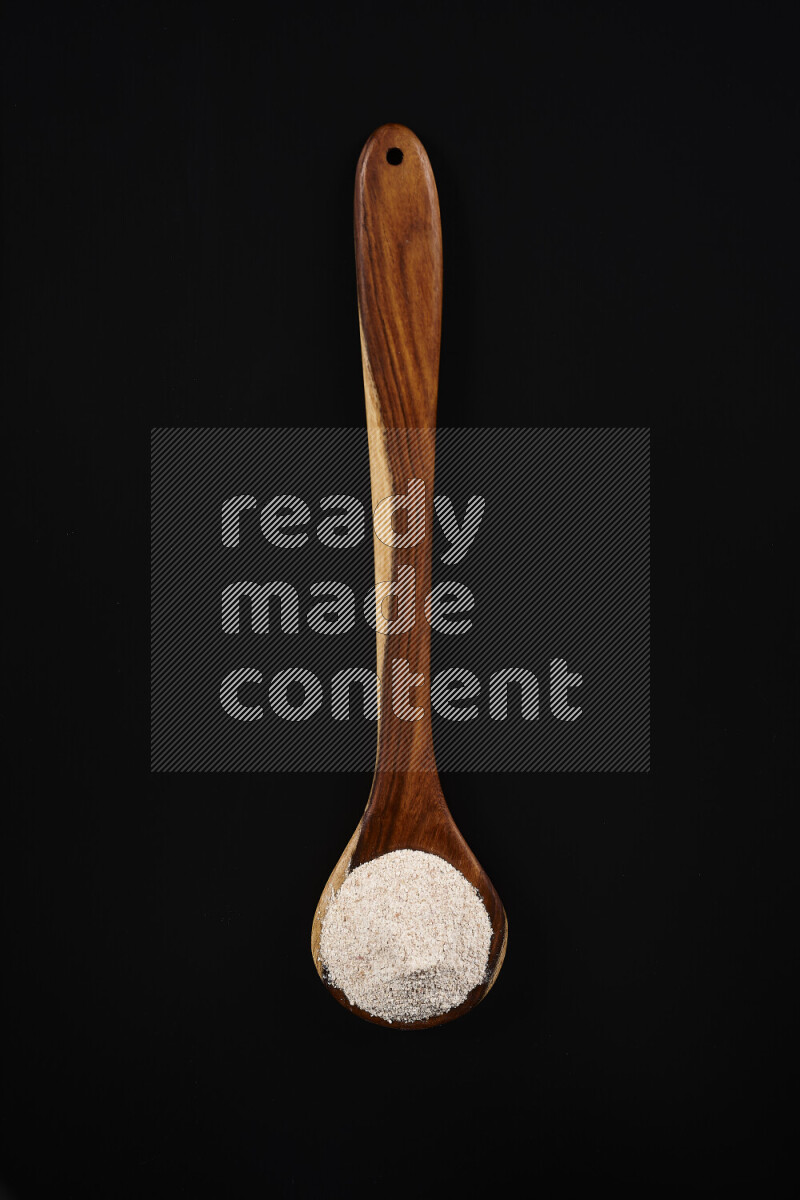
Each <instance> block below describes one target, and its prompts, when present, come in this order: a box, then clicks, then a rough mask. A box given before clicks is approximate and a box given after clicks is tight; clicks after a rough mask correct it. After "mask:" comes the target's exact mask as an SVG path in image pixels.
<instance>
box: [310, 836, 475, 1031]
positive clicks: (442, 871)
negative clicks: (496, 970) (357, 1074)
mask: <svg viewBox="0 0 800 1200" xmlns="http://www.w3.org/2000/svg"><path fill="white" fill-rule="evenodd" d="M491 940H492V926H491V922H490V921H489V914H488V913H487V911H486V907H485V905H484V903H483V900H482V899H481V897H480V894H479V893H478V891H477V890H476V889H475V888H474V887H473V886H472V884H471V883H470V882H469V881H468V880H467V879H465V878H464V876H463V875H462V874H461V872H460V871H457V870H456V869H455V867H452V866H451V865H450V863H448V862H445V860H444V859H443V858H439V857H438V856H437V855H435V854H426V853H423V852H422V851H420V850H395V851H393V852H392V853H391V854H384V855H382V856H381V857H380V858H375V859H373V860H372V861H371V862H368V863H364V865H363V866H361V867H356V869H355V871H352V872H351V873H350V874H349V875H348V876H347V877H346V879H345V881H344V883H343V884H342V886H341V887H340V888H339V891H338V892H336V893H335V895H334V897H333V899H332V900H331V903H330V906H329V907H328V911H327V913H326V914H325V919H324V921H323V923H322V936H321V938H320V947H319V949H320V958H321V960H322V963H323V966H324V967H325V970H326V972H327V977H328V979H329V980H330V982H331V983H333V984H334V986H336V987H338V988H341V990H342V991H343V992H344V994H345V995H346V996H347V999H348V1000H349V1001H350V1003H351V1004H355V1005H357V1006H358V1007H359V1008H361V1009H363V1010H364V1011H365V1012H368V1013H371V1014H372V1016H374V1017H381V1018H382V1019H383V1020H384V1021H391V1022H394V1021H402V1022H403V1023H410V1022H412V1021H424V1020H426V1019H427V1018H428V1017H433V1016H437V1015H438V1014H439V1013H445V1012H449V1011H450V1009H451V1008H456V1007H457V1006H458V1005H459V1004H461V1003H462V1002H463V1001H464V1000H465V999H466V998H467V996H468V994H469V993H470V992H471V991H472V989H473V988H474V987H475V986H476V985H477V984H479V983H481V982H482V981H483V979H484V978H485V975H486V966H487V963H488V959H489V945H490V943H491Z"/></svg>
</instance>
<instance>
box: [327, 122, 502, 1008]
mask: <svg viewBox="0 0 800 1200" xmlns="http://www.w3.org/2000/svg"><path fill="white" fill-rule="evenodd" d="M355 249H356V272H357V279H358V309H359V318H360V325H361V353H362V362H363V367H364V391H365V395H366V406H367V432H368V437H369V459H370V477H371V485H372V504H373V508H375V507H377V506H378V504H379V503H380V502H381V501H382V500H384V499H385V498H386V497H391V496H405V495H406V494H407V493H408V492H409V481H411V480H421V481H423V483H424V486H425V491H424V506H422V507H423V508H424V536H423V537H422V538H421V539H419V540H415V539H416V536H417V535H418V533H419V530H420V527H419V525H417V526H416V527H415V529H411V528H410V527H409V525H407V526H406V528H405V530H403V529H402V528H401V520H400V518H399V517H396V518H394V522H395V523H394V525H393V528H394V530H395V533H396V534H398V535H400V537H399V540H400V541H401V542H407V543H413V544H405V545H403V544H400V545H398V544H393V545H389V544H387V543H386V541H384V540H381V539H379V538H378V536H377V534H376V536H375V539H374V547H375V579H376V584H377V583H380V582H381V581H387V580H395V579H397V578H398V572H399V571H400V570H401V568H403V567H413V569H414V573H415V575H414V579H415V592H416V596H415V600H416V610H415V620H414V623H413V625H412V626H411V627H410V628H405V629H403V630H402V632H398V631H397V629H396V628H395V629H394V631H392V632H387V633H383V632H381V631H380V630H381V625H382V624H385V623H386V622H387V621H391V620H392V618H391V616H390V613H389V612H387V611H386V603H387V602H386V600H385V599H383V600H381V598H380V595H379V598H378V601H377V603H376V609H378V610H379V611H378V612H377V615H376V623H377V625H378V633H377V650H378V667H377V673H378V679H379V684H380V688H379V703H378V749H377V758H376V763H375V774H374V777H373V781H372V789H371V791H370V796H369V801H368V803H367V807H366V809H365V811H364V815H363V817H362V818H361V821H360V822H359V825H358V828H357V829H356V831H355V833H354V834H353V836H352V838H351V839H350V841H349V842H348V844H347V846H346V847H345V850H344V853H343V854H342V856H341V858H340V859H339V861H338V863H337V864H336V866H335V867H334V869H333V873H332V874H331V876H330V879H329V880H328V882H327V884H326V885H325V888H324V890H323V893H322V896H321V897H320V901H319V904H318V905H317V910H316V913H315V914H314V921H313V926H312V933H311V951H312V954H313V956H314V962H315V965H316V967H317V971H318V972H319V975H320V978H321V979H322V980H323V982H324V983H325V984H326V986H327V987H328V988H329V990H330V991H331V992H332V993H333V995H334V996H335V997H336V999H337V1000H339V1002H340V1003H341V1004H343V1005H344V1006H345V1007H346V1008H349V1009H350V1010H351V1011H352V1012H355V1013H356V1014H357V1015H358V1016H360V1017H363V1018H364V1019H365V1020H367V1021H372V1022H374V1023H375V1024H378V1025H389V1024H390V1023H389V1022H387V1021H384V1020H382V1019H381V1018H379V1017H375V1016H372V1015H371V1014H369V1013H367V1012H364V1011H363V1010H362V1009H360V1008H358V1007H356V1006H355V1005H352V1004H351V1003H350V1002H349V1000H348V999H347V997H346V996H345V995H344V993H343V992H342V991H341V990H340V989H338V988H336V987H334V986H333V985H332V984H331V983H330V982H329V981H328V980H326V978H325V974H324V969H323V964H322V962H321V961H320V954H319V944H320V936H321V932H322V922H323V920H324V918H325V914H326V912H327V910H328V906H329V904H330V902H331V899H332V897H333V894H334V892H336V891H338V889H339V888H340V887H341V885H342V883H343V882H344V879H345V877H346V875H347V874H348V872H349V871H351V870H354V869H355V868H356V867H359V866H361V865H362V864H364V863H366V862H369V861H370V860H371V859H374V858H378V857H379V856H380V855H383V854H388V853H390V852H391V851H393V850H423V851H427V852H429V853H431V854H436V855H438V856H439V857H440V858H443V859H445V860H446V861H447V862H449V863H450V864H451V865H452V866H454V867H455V868H456V869H457V870H458V871H460V872H461V873H462V875H464V876H465V877H466V878H467V879H468V880H469V882H470V883H471V884H473V885H474V886H475V887H476V888H477V890H478V892H479V893H480V895H481V898H482V899H483V902H484V904H485V906H486V909H487V912H488V914H489V919H490V921H491V926H492V939H491V943H490V948H489V960H488V964H487V970H486V975H485V977H484V980H483V982H482V983H480V984H479V985H478V986H477V987H475V988H473V990H472V991H471V992H470V993H469V995H468V996H467V998H466V1000H464V1001H463V1003H462V1004H460V1005H459V1006H458V1007H457V1008H453V1009H451V1010H450V1011H449V1012H445V1013H442V1014H441V1015H439V1016H435V1017H431V1018H429V1019H428V1020H424V1021H415V1022H413V1023H403V1022H397V1021H395V1022H392V1023H391V1024H390V1027H391V1028H392V1029H397V1028H405V1029H424V1028H427V1027H429V1026H432V1025H439V1024H441V1023H443V1022H445V1021H451V1020H453V1018H454V1017H458V1016H460V1015H461V1014H462V1013H465V1012H468V1011H469V1010H470V1009H471V1008H474V1006H475V1005H476V1004H477V1003H478V1002H479V1001H480V1000H482V999H483V997H484V996H485V995H486V993H487V992H488V991H489V989H490V987H491V986H492V984H493V983H494V981H495V979H496V978H497V974H498V972H499V970H500V967H501V966H502V962H503V958H504V955H505V949H506V941H507V937H508V926H507V921H506V914H505V911H504V909H503V905H502V903H501V902H500V897H499V896H498V894H497V892H496V891H495V889H494V887H493V886H492V883H491V880H490V879H489V877H488V875H487V874H486V872H485V871H484V870H483V869H482V867H481V865H480V863H479V862H478V860H477V859H476V858H475V855H474V854H473V853H472V851H471V850H470V848H469V846H468V845H467V843H466V842H465V841H464V838H463V837H462V835H461V833H460V832H459V830H458V827H457V826H456V823H455V821H454V820H453V818H452V816H451V815H450V811H449V809H448V807H447V804H446V802H445V798H444V795H443V793H442V788H441V784H440V782H439V776H438V773H437V770H436V760H435V757H434V751H433V735H432V730H431V704H430V651H431V647H430V625H429V622H428V620H427V619H426V615H425V608H424V602H425V598H426V597H427V596H428V594H429V592H430V588H431V545H432V537H433V470H434V453H435V436H436V396H437V385H438V376H439V346H440V341H441V324H442V230H441V222H440V219H439V198H438V195H437V192H436V183H435V181H434V178H433V171H432V170H431V165H430V162H429V161H428V156H427V154H426V153H425V149H424V147H423V146H422V144H421V142H420V141H419V140H418V138H416V137H415V136H414V134H413V133H412V132H411V130H410V129H406V128H405V126H403V125H382V126H381V127H380V129H377V130H376V131H375V133H373V134H372V136H371V137H370V138H369V140H368V141H367V143H366V145H365V146H364V149H363V150H362V152H361V157H360V159H359V162H358V167H357V170H356V189H355ZM417 494H418V495H419V488H418V485H417ZM404 535H405V536H404ZM386 536H387V535H386V534H385V533H384V537H386ZM388 540H389V541H394V542H395V543H396V542H397V540H398V539H397V538H391V537H390V536H389V538H388ZM405 574H406V577H408V572H406V573H405ZM381 616H383V618H384V621H381ZM398 624H400V625H401V624H402V623H400V622H398V621H397V620H396V619H395V625H396V626H397V625H398ZM390 628H391V626H390ZM403 663H405V664H408V666H407V668H403V667H402V666H398V664H403ZM403 670H407V671H410V672H411V673H412V674H413V675H414V676H415V677H418V676H421V679H419V680H417V682H416V686H414V687H411V688H410V689H409V688H407V687H406V689H405V691H403V688H402V686H401V688H400V692H401V694H400V697H399V699H398V695H397V686H396V685H398V684H399V685H402V684H403V676H402V672H403ZM404 696H405V701H404ZM404 705H405V706H404ZM409 713H411V714H412V715H413V719H409Z"/></svg>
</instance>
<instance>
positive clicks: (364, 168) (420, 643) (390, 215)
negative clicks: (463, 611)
mask: <svg viewBox="0 0 800 1200" xmlns="http://www.w3.org/2000/svg"><path fill="white" fill-rule="evenodd" d="M355 250H356V274H357V282H358V309H359V319H360V325H361V350H362V361H363V367H364V391H365V396H366V405H367V431H368V435H369V451H370V475H371V482H372V504H373V511H374V510H375V509H377V508H378V506H379V505H380V504H381V502H382V501H387V498H388V497H392V496H396V497H408V498H409V502H408V504H407V505H405V506H404V505H399V506H397V509H398V512H399V511H402V510H403V509H404V510H405V513H406V517H405V521H406V523H405V527H403V524H402V518H401V517H400V516H399V515H395V516H394V517H392V516H391V515H390V514H391V512H392V509H393V507H394V506H393V505H392V503H391V502H390V501H387V503H386V504H384V505H382V507H381V510H380V512H382V513H383V525H381V523H380V521H376V527H377V528H378V529H382V536H381V537H379V536H378V534H377V532H376V535H375V542H374V545H375V580H376V589H377V590H376V625H377V650H378V668H377V669H378V678H379V681H380V709H379V727H378V755H377V764H376V769H377V770H378V771H381V770H387V771H416V770H426V769H433V768H434V766H435V763H434V758H433V744H432V736H431V713H430V625H429V623H428V619H427V617H426V613H425V599H426V597H427V596H428V594H429V592H430V588H431V542H432V537H433V477H434V457H435V435H436V395H437V387H438V376H439V347H440V342H441V326H442V230H441V222H440V218H439V198H438V195H437V192H436V183H435V181H434V178H433V171H432V170H431V165H430V162H429V161H428V156H427V154H426V153H425V149H424V147H423V146H422V143H421V142H420V141H419V139H418V138H417V137H415V135H414V134H413V133H412V132H411V130H410V129H407V128H406V127H405V126H404V125H382V126H381V127H380V129H377V130H376V131H375V133H373V134H372V136H371V137H370V138H369V140H368V141H367V143H366V145H365V146H364V149H363V150H362V152H361V157H360V159H359V162H358V168H357V171H356V189H355ZM410 481H418V482H417V483H414V484H412V483H411V482H410ZM420 483H421V485H422V487H424V499H423V492H422V489H421V488H420ZM387 521H393V528H394V533H393V532H392V528H391V527H390V526H389V525H387V524H386V522H387ZM420 522H422V525H420ZM398 535H400V543H401V544H398V542H397V539H398ZM420 535H421V536H420ZM403 542H407V543H409V544H402V543H403ZM392 543H394V544H392ZM408 568H413V572H414V582H413V586H414V593H415V594H414V610H413V616H414V622H413V625H411V626H410V627H408V626H407V618H408V614H409V604H408V600H409V593H408V590H407V587H408V581H409V580H410V578H411V576H410V572H409V570H408ZM389 581H393V582H394V584H395V585H396V587H395V600H394V601H393V602H389V606H388V607H387V599H386V593H385V589H381V587H380V585H381V584H386V583H388V582H389ZM398 591H399V593H400V595H399V596H398V595H397V593H398ZM392 603H393V604H394V605H395V607H391V604H392ZM404 618H405V621H404ZM387 619H388V620H389V621H392V620H393V621H394V626H392V625H391V624H387V623H386V622H387ZM397 663H405V664H407V667H406V668H402V667H400V668H398V667H395V666H393V664H397ZM398 672H399V674H400V675H401V676H402V675H403V674H404V673H406V672H408V673H410V674H411V675H413V676H415V677H419V676H421V677H422V679H421V681H419V680H417V682H416V683H415V684H413V686H411V687H406V686H405V685H404V683H403V680H402V678H398ZM420 712H421V715H420ZM409 714H412V715H411V716H409ZM413 714H416V715H415V716H414V715H413Z"/></svg>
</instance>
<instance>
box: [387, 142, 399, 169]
mask: <svg viewBox="0 0 800 1200" xmlns="http://www.w3.org/2000/svg"><path fill="white" fill-rule="evenodd" d="M386 161H387V162H388V163H391V165H392V166H393V167H399V166H400V163H401V162H402V161H403V151H402V150H401V149H400V147H399V146H392V148H391V150H387V151H386Z"/></svg>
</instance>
